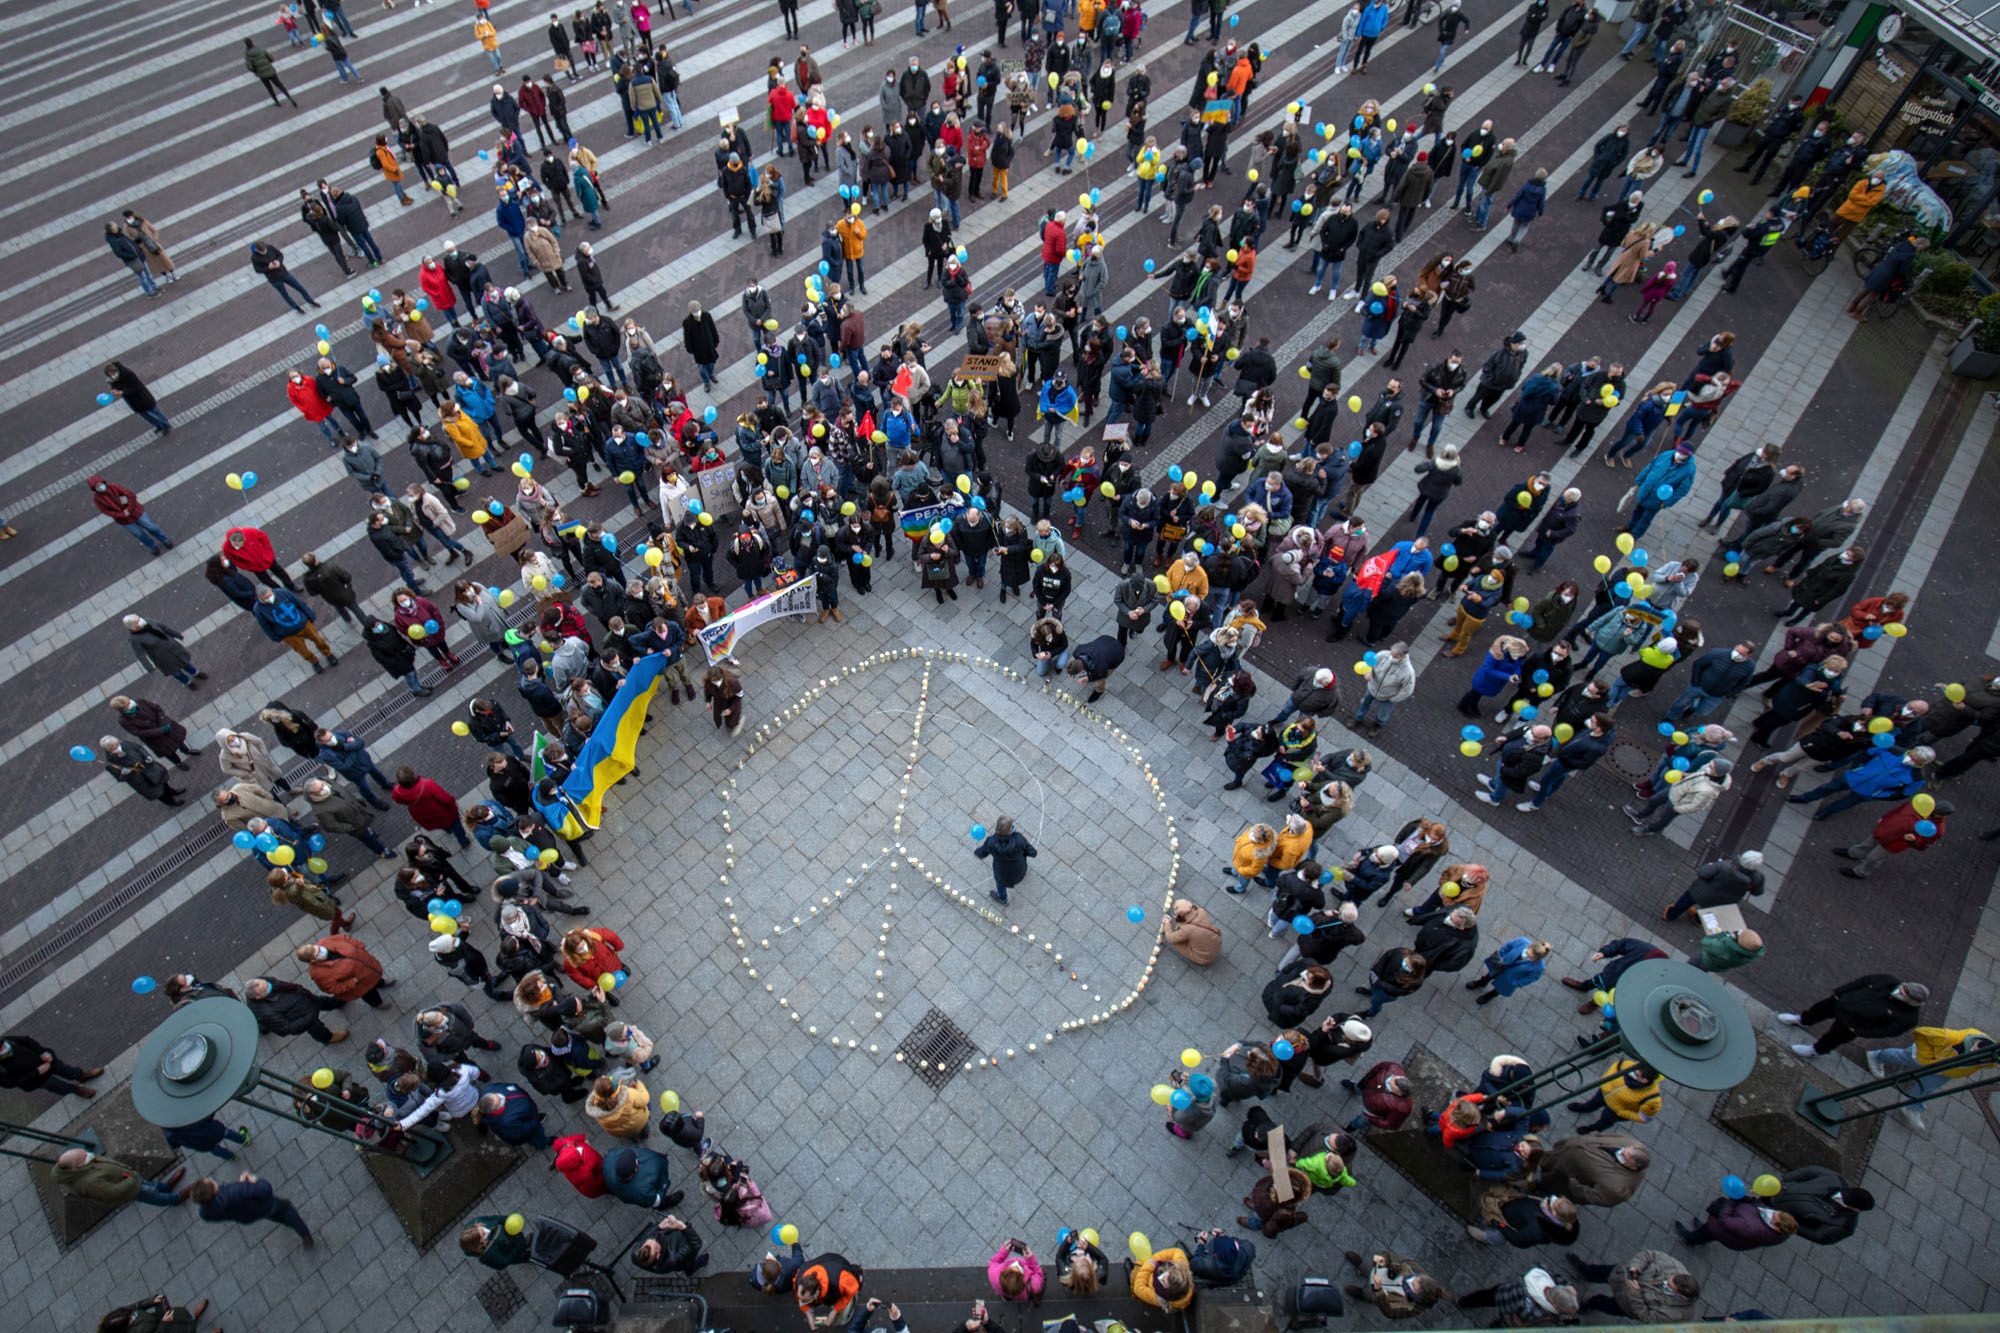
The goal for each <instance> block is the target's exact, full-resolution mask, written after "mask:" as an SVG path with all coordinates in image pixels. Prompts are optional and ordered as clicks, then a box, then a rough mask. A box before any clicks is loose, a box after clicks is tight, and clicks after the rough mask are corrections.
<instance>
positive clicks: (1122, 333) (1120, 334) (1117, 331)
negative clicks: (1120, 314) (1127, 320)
mask: <svg viewBox="0 0 2000 1333" xmlns="http://www.w3.org/2000/svg"><path fill="white" fill-rule="evenodd" d="M1112 332H1113V333H1115V334H1117V335H1118V341H1119V342H1124V341H1125V335H1126V334H1127V333H1128V332H1129V330H1128V329H1127V328H1126V327H1125V326H1124V325H1123V324H1120V325H1119V326H1118V327H1117V328H1115V329H1113V330H1112Z"/></svg>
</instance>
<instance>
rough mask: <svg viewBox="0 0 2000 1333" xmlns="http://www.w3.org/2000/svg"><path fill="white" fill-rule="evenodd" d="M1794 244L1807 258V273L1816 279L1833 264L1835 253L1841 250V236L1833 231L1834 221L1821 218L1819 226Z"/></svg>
mask: <svg viewBox="0 0 2000 1333" xmlns="http://www.w3.org/2000/svg"><path fill="white" fill-rule="evenodd" d="M1793 244H1795V245H1797V246H1798V247H1799V253H1800V254H1802V255H1804V256H1805V270H1806V272H1807V273H1809V274H1811V275H1812V276H1813V277H1815V278H1816V277H1818V276H1819V275H1820V274H1822V273H1824V272H1826V268H1827V265H1828V264H1831V263H1832V262H1833V256H1834V252H1835V251H1837V250H1839V249H1840V236H1839V235H1838V234H1837V233H1836V232H1835V231H1834V229H1833V219H1831V218H1821V219H1820V221H1819V225H1818V226H1816V227H1814V228H1813V229H1812V230H1811V231H1808V232H1804V233H1802V234H1801V235H1800V236H1799V237H1798V238H1797V239H1796V240H1795V241H1794V242H1793Z"/></svg>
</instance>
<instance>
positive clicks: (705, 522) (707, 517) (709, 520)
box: [701, 509, 715, 528]
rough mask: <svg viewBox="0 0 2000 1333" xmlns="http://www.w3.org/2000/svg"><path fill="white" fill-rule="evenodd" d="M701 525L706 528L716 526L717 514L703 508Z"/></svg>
mask: <svg viewBox="0 0 2000 1333" xmlns="http://www.w3.org/2000/svg"><path fill="white" fill-rule="evenodd" d="M701 525H702V526H703V527H704V528H712V527H714V526H715V515H713V514H711V513H709V512H708V511H707V510H706V509H704V510H702V511H701Z"/></svg>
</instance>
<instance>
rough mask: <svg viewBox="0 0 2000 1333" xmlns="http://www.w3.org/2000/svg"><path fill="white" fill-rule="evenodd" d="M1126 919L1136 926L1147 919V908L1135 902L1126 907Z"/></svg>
mask: <svg viewBox="0 0 2000 1333" xmlns="http://www.w3.org/2000/svg"><path fill="white" fill-rule="evenodd" d="M1125 919H1126V920H1127V921H1130V922H1131V923H1132V924H1133V925H1135V926H1136V925H1138V924H1139V923H1140V922H1141V921H1144V920H1145V919H1146V909H1145V908H1143V907H1141V906H1139V905H1138V904H1137V903H1134V904H1133V905H1132V906H1130V907H1128V908H1126V909H1125Z"/></svg>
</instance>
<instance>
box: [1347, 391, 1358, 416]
mask: <svg viewBox="0 0 2000 1333" xmlns="http://www.w3.org/2000/svg"><path fill="white" fill-rule="evenodd" d="M1347 410H1348V411H1350V412H1359V411H1360V410H1361V395H1360V394H1358V393H1353V394H1349V395H1348V396H1347Z"/></svg>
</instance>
